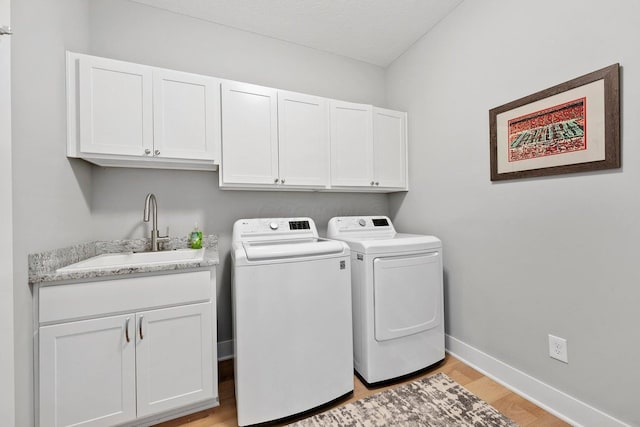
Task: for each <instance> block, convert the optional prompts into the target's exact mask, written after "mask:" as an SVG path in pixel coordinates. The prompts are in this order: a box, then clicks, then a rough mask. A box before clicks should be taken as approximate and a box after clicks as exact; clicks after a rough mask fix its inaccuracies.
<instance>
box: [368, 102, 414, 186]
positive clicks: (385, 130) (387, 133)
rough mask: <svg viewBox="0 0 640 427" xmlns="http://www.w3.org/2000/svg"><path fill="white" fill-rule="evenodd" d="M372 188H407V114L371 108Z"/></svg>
mask: <svg viewBox="0 0 640 427" xmlns="http://www.w3.org/2000/svg"><path fill="white" fill-rule="evenodd" d="M373 170H374V185H376V186H379V187H384V188H397V189H403V190H406V189H407V113H404V112H400V111H393V110H386V109H384V108H377V107H374V108H373Z"/></svg>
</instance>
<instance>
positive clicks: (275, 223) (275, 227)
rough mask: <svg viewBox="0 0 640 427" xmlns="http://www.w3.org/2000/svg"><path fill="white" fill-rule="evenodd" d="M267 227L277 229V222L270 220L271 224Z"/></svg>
mask: <svg viewBox="0 0 640 427" xmlns="http://www.w3.org/2000/svg"><path fill="white" fill-rule="evenodd" d="M269 228H270V229H272V230H277V229H278V223H277V222H272V223H271V224H269Z"/></svg>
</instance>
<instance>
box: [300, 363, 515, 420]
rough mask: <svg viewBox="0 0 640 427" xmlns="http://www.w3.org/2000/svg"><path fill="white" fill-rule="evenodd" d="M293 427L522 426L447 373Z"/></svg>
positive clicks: (375, 395)
mask: <svg viewBox="0 0 640 427" xmlns="http://www.w3.org/2000/svg"><path fill="white" fill-rule="evenodd" d="M290 425H291V426H295V427H320V426H321V427H326V426H340V427H343V426H363V427H373V426H433V427H450V426H456V427H458V426H473V427H517V426H518V424H516V423H515V422H513V421H512V420H510V419H509V418H507V417H505V416H504V415H502V414H501V413H500V412H498V411H497V410H496V409H494V408H493V407H492V406H490V405H489V404H487V403H486V402H485V401H483V400H480V399H479V398H478V397H477V396H475V395H473V394H472V393H471V392H469V391H467V390H466V389H464V388H463V387H462V386H461V385H459V384H458V383H456V382H455V381H453V380H452V379H451V378H449V377H448V376H446V375H444V374H437V375H434V376H432V377H429V378H423V379H420V380H416V381H414V382H411V383H409V384H405V385H403V386H400V387H397V388H394V389H390V390H386V391H383V392H381V393H378V394H374V395H372V396H369V397H365V398H364V399H360V400H357V401H355V402H353V403H349V404H347V405H344V406H339V407H337V408H333V409H331V410H329V411H327V412H324V413H322V414H318V415H314V416H313V417H310V418H307V419H304V420H301V421H298V422H296V423H293V424H290Z"/></svg>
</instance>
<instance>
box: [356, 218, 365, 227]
mask: <svg viewBox="0 0 640 427" xmlns="http://www.w3.org/2000/svg"><path fill="white" fill-rule="evenodd" d="M358 224H360V225H361V226H362V227H364V226H365V225H367V221H365V220H364V218H360V219H359V220H358Z"/></svg>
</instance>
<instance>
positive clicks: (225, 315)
mask: <svg viewBox="0 0 640 427" xmlns="http://www.w3.org/2000/svg"><path fill="white" fill-rule="evenodd" d="M90 27H91V34H90V37H91V45H90V49H89V52H86V53H91V54H94V55H98V56H105V57H110V58H116V59H122V60H127V61H132V62H138V63H142V64H148V65H155V66H160V67H166V68H171V69H176V70H181V71H189V72H195V73H201V74H207V75H212V76H216V77H222V78H228V79H232V80H239V81H244V82H248V83H255V84H261V85H265V86H270V87H277V88H281V89H287V90H294V91H299V92H304V93H310V94H314V95H320V96H326V97H335V98H339V99H345V100H349V101H354V102H365V103H371V104H377V105H384V95H385V92H384V70H382V69H381V68H379V67H376V66H373V65H368V64H365V63H363V62H359V61H354V60H351V59H347V58H344V57H339V56H335V55H330V54H327V53H323V52H320V51H317V50H313V49H308V48H304V47H301V46H298V45H293V44H290V43H285V42H281V41H278V40H274V39H269V38H265V37H261V36H258V35H255V34H251V33H246V32H243V31H238V30H234V29H232V28H228V27H223V26H220V25H216V24H212V23H209V22H206V21H202V20H198V19H193V18H189V17H186V16H181V15H176V14H173V13H169V12H166V11H163V10H160V9H156V8H152V7H149V6H145V5H141V4H138V3H134V2H129V1H123V0H117V1H112V0H92V1H91V2H90ZM169 29H170V30H169ZM217 183H218V174H217V173H210V172H188V171H153V170H140V169H138V170H136V169H108V168H104V169H103V168H95V169H94V170H93V186H92V201H91V215H92V224H93V232H94V236H95V237H96V238H98V239H112V238H121V237H141V236H146V235H147V234H148V227H147V226H146V224H145V225H144V226H143V224H142V207H143V202H144V196H145V194H146V193H147V192H154V193H155V194H156V196H157V197H158V205H159V212H160V213H159V222H160V226H161V229H160V230H161V232H164V229H165V228H166V227H167V226H169V233H170V235H174V236H176V235H186V234H187V233H188V232H189V230H191V229H192V228H193V225H194V223H195V222H197V223H198V224H199V226H200V227H201V228H202V229H203V231H204V232H205V233H216V234H218V235H219V237H220V251H221V252H220V256H221V263H222V264H221V266H220V267H221V268H220V269H219V271H218V284H219V286H218V297H219V299H218V311H219V314H218V332H219V336H218V339H219V340H220V341H225V340H229V339H231V313H230V306H231V297H230V274H231V272H230V258H229V248H230V239H231V230H232V227H233V222H234V221H235V220H236V219H239V218H252V217H268V216H274V217H277V216H296V215H300V216H311V217H312V218H313V219H314V220H315V221H316V222H317V225H318V227H319V228H321V229H325V228H326V224H327V222H328V220H329V219H330V218H331V217H332V216H336V215H345V214H354V215H355V214H358V213H366V212H379V213H386V212H387V211H388V198H387V196H385V195H372V194H327V193H299V192H296V193H293V192H291V193H282V192H244V191H221V190H219V189H218V184H217Z"/></svg>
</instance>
